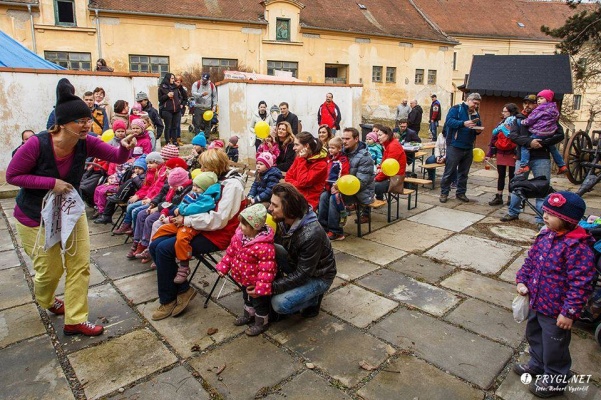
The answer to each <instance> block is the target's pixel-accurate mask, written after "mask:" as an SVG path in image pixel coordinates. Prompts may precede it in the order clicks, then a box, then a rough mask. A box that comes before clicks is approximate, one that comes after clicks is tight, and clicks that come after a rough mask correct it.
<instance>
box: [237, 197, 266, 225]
mask: <svg viewBox="0 0 601 400" xmlns="http://www.w3.org/2000/svg"><path fill="white" fill-rule="evenodd" d="M240 215H241V216H242V218H244V219H245V220H246V222H248V224H249V225H250V226H251V227H252V228H253V229H254V230H256V231H258V230H260V229H261V228H263V227H264V226H265V221H266V220H267V209H266V208H265V206H264V205H263V204H261V203H258V204H254V205H252V206H250V207H247V208H245V209H244V210H242V211H241V212H240Z"/></svg>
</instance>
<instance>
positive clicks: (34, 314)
mask: <svg viewBox="0 0 601 400" xmlns="http://www.w3.org/2000/svg"><path fill="white" fill-rule="evenodd" d="M43 333H46V328H45V327H44V324H43V322H42V319H41V318H40V314H39V313H38V309H37V307H36V306H35V304H33V303H31V304H25V305H22V306H19V307H15V308H9V309H8V310H4V311H0V348H3V347H6V346H8V345H9V344H12V343H16V342H18V341H20V340H23V339H29V338H31V337H34V336H38V335H41V334H43Z"/></svg>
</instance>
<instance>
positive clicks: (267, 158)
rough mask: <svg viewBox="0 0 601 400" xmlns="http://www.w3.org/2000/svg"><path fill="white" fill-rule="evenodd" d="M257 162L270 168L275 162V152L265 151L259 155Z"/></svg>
mask: <svg viewBox="0 0 601 400" xmlns="http://www.w3.org/2000/svg"><path fill="white" fill-rule="evenodd" d="M257 162H260V163H263V164H265V166H266V167H267V169H269V168H271V167H273V165H274V164H275V159H274V158H273V154H271V153H269V152H267V151H264V152H262V153H261V154H259V156H258V157H257Z"/></svg>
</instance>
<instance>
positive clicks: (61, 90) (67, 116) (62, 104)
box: [54, 78, 92, 125]
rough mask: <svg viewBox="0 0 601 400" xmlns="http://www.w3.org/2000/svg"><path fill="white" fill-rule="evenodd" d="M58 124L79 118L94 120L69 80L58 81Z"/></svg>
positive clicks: (56, 110)
mask: <svg viewBox="0 0 601 400" xmlns="http://www.w3.org/2000/svg"><path fill="white" fill-rule="evenodd" d="M54 115H55V117H56V124H57V125H63V124H66V123H69V122H72V121H75V120H76V119H79V118H90V119H91V118H92V112H91V111H90V108H89V107H88V105H87V104H86V103H84V101H83V100H82V99H80V98H79V97H77V96H75V88H74V87H73V85H71V82H69V80H68V79H67V78H63V79H61V80H60V81H58V85H57V86H56V107H55V108H54Z"/></svg>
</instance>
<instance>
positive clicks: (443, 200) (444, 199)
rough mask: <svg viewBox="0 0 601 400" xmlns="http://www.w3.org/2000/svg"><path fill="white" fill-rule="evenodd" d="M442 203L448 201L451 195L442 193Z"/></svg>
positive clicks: (440, 199)
mask: <svg viewBox="0 0 601 400" xmlns="http://www.w3.org/2000/svg"><path fill="white" fill-rule="evenodd" d="M438 200H439V201H440V202H441V203H446V202H447V200H449V195H448V194H441V195H440V198H439V199H438Z"/></svg>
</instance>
